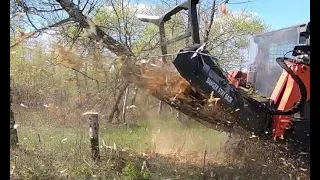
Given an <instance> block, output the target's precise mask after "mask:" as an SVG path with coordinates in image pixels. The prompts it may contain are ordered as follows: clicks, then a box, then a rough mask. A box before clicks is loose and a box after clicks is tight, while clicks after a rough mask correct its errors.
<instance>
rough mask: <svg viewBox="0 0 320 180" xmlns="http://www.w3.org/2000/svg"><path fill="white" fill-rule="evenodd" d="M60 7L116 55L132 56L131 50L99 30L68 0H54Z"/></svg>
mask: <svg viewBox="0 0 320 180" xmlns="http://www.w3.org/2000/svg"><path fill="white" fill-rule="evenodd" d="M56 1H57V2H58V3H59V4H60V5H61V7H62V8H63V9H64V10H65V11H67V13H68V14H69V16H70V17H71V18H73V19H74V20H75V21H76V22H79V25H80V27H82V28H87V29H90V30H91V34H90V35H91V37H92V38H93V39H94V40H96V41H102V42H103V44H104V45H105V47H106V48H107V49H109V50H110V51H112V52H113V53H115V54H116V55H118V56H122V55H126V56H133V55H134V54H133V52H132V51H131V50H130V49H129V48H127V47H126V46H125V45H123V44H121V43H119V42H118V41H116V40H115V39H113V38H112V37H111V36H109V35H107V34H106V33H105V32H104V31H103V30H101V29H100V28H99V27H98V26H97V25H96V24H94V23H93V21H92V20H91V19H89V18H88V17H87V16H85V15H83V14H82V12H81V10H80V9H79V8H78V7H77V6H76V5H75V4H74V3H73V2H72V1H71V2H70V1H69V0H56Z"/></svg>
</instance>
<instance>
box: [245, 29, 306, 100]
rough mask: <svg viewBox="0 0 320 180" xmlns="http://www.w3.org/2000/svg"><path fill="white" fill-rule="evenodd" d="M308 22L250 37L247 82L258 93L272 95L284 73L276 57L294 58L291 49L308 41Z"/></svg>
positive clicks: (266, 95)
mask: <svg viewBox="0 0 320 180" xmlns="http://www.w3.org/2000/svg"><path fill="white" fill-rule="evenodd" d="M308 24H309V23H308ZM308 24H300V25H296V26H292V27H288V28H284V29H280V30H276V31H271V32H268V33H263V34H259V35H256V36H253V37H251V38H250V40H249V41H250V45H249V59H248V77H247V83H250V84H251V85H252V86H253V87H254V89H255V90H257V91H258V94H260V95H262V96H265V97H270V95H271V94H272V91H273V89H274V87H275V85H276V83H277V81H278V79H279V77H280V75H281V73H282V68H281V67H280V66H279V65H278V64H277V63H276V58H277V57H283V56H286V57H291V58H292V57H293V56H292V52H289V51H292V50H293V49H294V47H295V46H297V45H305V44H306V43H308V40H307V39H308V37H306V34H305V33H303V32H306V29H307V26H308ZM309 28H310V24H309Z"/></svg>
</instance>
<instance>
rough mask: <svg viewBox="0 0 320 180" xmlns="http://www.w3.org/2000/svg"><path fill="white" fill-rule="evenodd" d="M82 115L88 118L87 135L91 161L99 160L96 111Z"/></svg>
mask: <svg viewBox="0 0 320 180" xmlns="http://www.w3.org/2000/svg"><path fill="white" fill-rule="evenodd" d="M83 116H85V117H87V118H88V122H89V137H90V145H91V146H90V147H91V158H92V160H93V161H99V160H100V153H99V120H98V113H93V112H86V113H84V114H83Z"/></svg>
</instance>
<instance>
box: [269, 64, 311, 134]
mask: <svg viewBox="0 0 320 180" xmlns="http://www.w3.org/2000/svg"><path fill="white" fill-rule="evenodd" d="M288 67H290V69H292V70H293V72H294V73H295V74H296V75H297V76H298V77H299V78H300V79H301V80H302V81H303V83H304V85H305V86H306V89H307V101H309V100H310V66H308V65H305V64H294V63H291V64H290V65H288ZM299 95H300V94H299V87H298V85H297V83H296V82H295V81H294V80H293V79H292V77H291V76H290V75H289V74H288V73H287V72H286V71H284V72H283V73H282V75H281V76H280V78H279V80H278V82H277V84H276V86H275V89H274V90H273V93H272V95H271V99H272V100H273V101H274V104H278V107H277V110H280V111H283V110H286V109H290V108H292V107H293V106H294V105H295V103H296V102H297V101H299V99H300V96H299ZM291 125H292V115H289V116H288V115H274V116H273V127H272V130H273V131H272V132H273V137H274V139H275V140H276V139H277V138H280V139H283V135H284V132H285V130H286V129H290V128H291Z"/></svg>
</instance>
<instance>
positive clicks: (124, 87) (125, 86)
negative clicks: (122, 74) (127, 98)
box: [107, 82, 129, 122]
mask: <svg viewBox="0 0 320 180" xmlns="http://www.w3.org/2000/svg"><path fill="white" fill-rule="evenodd" d="M128 86H129V83H127V82H126V83H125V84H124V85H123V86H122V87H121V89H120V90H119V94H118V96H117V98H116V102H115V103H114V105H113V107H112V109H111V112H110V114H109V116H108V120H107V121H108V122H111V121H112V120H113V118H114V115H115V113H116V112H117V110H119V108H118V105H119V103H120V100H121V98H122V95H123V94H124V92H125V91H126V89H127V87H128Z"/></svg>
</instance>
